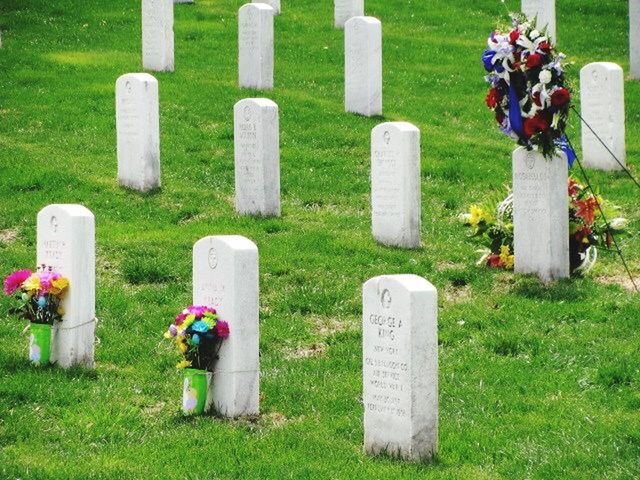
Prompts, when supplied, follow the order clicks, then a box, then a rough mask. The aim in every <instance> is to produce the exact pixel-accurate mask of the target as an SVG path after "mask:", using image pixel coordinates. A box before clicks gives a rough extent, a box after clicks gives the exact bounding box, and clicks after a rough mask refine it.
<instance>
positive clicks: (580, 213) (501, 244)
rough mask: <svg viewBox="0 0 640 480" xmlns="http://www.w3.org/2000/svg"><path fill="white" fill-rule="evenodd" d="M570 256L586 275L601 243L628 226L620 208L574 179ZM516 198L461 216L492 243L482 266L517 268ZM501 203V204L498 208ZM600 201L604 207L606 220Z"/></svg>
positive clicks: (576, 268) (570, 191) (474, 207)
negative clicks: (515, 263)
mask: <svg viewBox="0 0 640 480" xmlns="http://www.w3.org/2000/svg"><path fill="white" fill-rule="evenodd" d="M568 194H569V258H570V268H571V272H572V273H575V274H585V273H587V272H588V271H589V270H591V268H593V266H594V265H595V262H596V260H597V258H598V249H597V247H598V246H606V247H607V248H608V247H610V246H611V241H612V232H614V231H622V230H624V229H625V228H626V225H627V220H626V219H625V218H622V217H617V218H613V217H614V216H615V214H616V213H617V210H618V209H617V207H614V206H612V205H610V204H609V203H608V202H606V201H604V200H603V199H602V198H601V197H600V196H598V197H596V196H594V195H593V194H592V193H590V192H589V191H588V190H587V189H586V188H585V187H584V186H582V185H581V184H580V183H578V182H577V181H576V180H575V179H574V178H571V177H570V178H569V187H568ZM512 200H513V197H512V195H509V196H507V198H505V199H504V200H502V201H498V202H496V201H495V200H489V201H488V202H487V203H486V204H485V205H472V206H471V207H470V209H469V213H465V214H462V215H461V216H460V219H461V220H462V221H463V223H464V224H466V225H468V226H470V227H471V228H472V229H473V236H475V237H480V238H482V239H483V240H485V241H486V242H487V244H488V249H485V250H482V253H483V255H482V258H481V259H480V261H479V262H478V264H479V265H482V264H486V265H488V266H490V267H496V268H505V269H507V270H510V269H513V265H514V260H515V257H514V255H513V203H512ZM496 203H497V207H496ZM598 204H600V206H601V207H602V208H603V210H604V212H605V214H606V216H607V218H613V220H611V221H610V222H609V223H607V222H606V221H605V218H604V217H603V215H602V213H601V212H600V209H599V208H598Z"/></svg>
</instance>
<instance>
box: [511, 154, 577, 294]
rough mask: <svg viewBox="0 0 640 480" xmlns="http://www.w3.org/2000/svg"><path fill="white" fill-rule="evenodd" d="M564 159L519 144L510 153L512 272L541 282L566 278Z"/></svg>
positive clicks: (565, 160)
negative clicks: (535, 276) (511, 169)
mask: <svg viewBox="0 0 640 480" xmlns="http://www.w3.org/2000/svg"><path fill="white" fill-rule="evenodd" d="M567 184H568V166H567V158H566V156H565V155H564V154H563V153H562V154H558V155H556V156H555V157H554V158H553V159H552V160H547V159H545V158H544V157H543V156H542V154H540V153H538V152H537V151H534V150H533V151H527V149H526V148H524V147H519V148H517V149H516V150H515V151H514V152H513V234H514V239H513V249H514V255H515V266H514V268H515V271H516V272H517V273H532V274H537V275H538V277H539V278H540V279H541V280H542V281H544V282H547V281H550V280H554V279H559V278H567V277H569V200H568V198H569V195H568V190H567Z"/></svg>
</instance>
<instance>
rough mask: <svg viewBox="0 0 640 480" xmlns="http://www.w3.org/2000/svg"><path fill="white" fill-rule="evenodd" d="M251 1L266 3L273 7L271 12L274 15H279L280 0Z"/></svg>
mask: <svg viewBox="0 0 640 480" xmlns="http://www.w3.org/2000/svg"><path fill="white" fill-rule="evenodd" d="M252 3H266V4H267V5H269V6H270V7H271V8H273V14H274V15H280V13H281V8H280V0H262V1H260V0H253V1H252Z"/></svg>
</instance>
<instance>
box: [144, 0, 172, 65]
mask: <svg viewBox="0 0 640 480" xmlns="http://www.w3.org/2000/svg"><path fill="white" fill-rule="evenodd" d="M142 67H143V68H145V69H147V70H154V71H157V72H173V69H174V59H173V0H142Z"/></svg>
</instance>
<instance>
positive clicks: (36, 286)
mask: <svg viewBox="0 0 640 480" xmlns="http://www.w3.org/2000/svg"><path fill="white" fill-rule="evenodd" d="M22 288H23V289H24V290H26V291H27V292H37V291H38V290H40V277H39V276H38V274H37V273H34V274H32V275H31V276H30V277H29V278H27V279H26V280H25V281H24V282H23V283H22Z"/></svg>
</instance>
